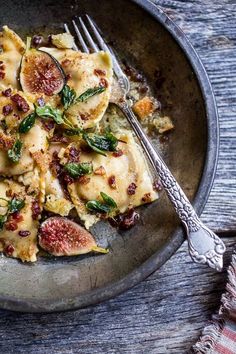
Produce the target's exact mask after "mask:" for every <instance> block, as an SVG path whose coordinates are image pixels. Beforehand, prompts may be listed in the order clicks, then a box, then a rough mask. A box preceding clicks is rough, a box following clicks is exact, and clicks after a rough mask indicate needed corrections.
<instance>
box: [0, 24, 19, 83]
mask: <svg viewBox="0 0 236 354" xmlns="http://www.w3.org/2000/svg"><path fill="white" fill-rule="evenodd" d="M0 48H1V52H0V63H1V64H0V89H4V88H8V87H9V86H11V87H12V88H15V89H19V82H18V72H19V68H20V63H21V58H22V54H23V53H24V50H25V43H24V42H23V41H22V40H21V38H20V37H19V36H18V35H17V34H16V33H15V32H14V31H12V30H11V29H10V28H8V27H7V26H3V31H2V32H1V33H0Z"/></svg>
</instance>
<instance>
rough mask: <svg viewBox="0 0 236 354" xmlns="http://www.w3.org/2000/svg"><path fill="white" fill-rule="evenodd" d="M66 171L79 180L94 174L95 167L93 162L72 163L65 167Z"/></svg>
mask: <svg viewBox="0 0 236 354" xmlns="http://www.w3.org/2000/svg"><path fill="white" fill-rule="evenodd" d="M64 169H65V170H66V172H67V173H68V174H69V175H70V176H71V177H73V178H77V177H79V176H84V175H88V174H90V173H92V172H93V165H92V163H91V162H82V163H76V162H71V163H67V164H66V165H65V166H64Z"/></svg>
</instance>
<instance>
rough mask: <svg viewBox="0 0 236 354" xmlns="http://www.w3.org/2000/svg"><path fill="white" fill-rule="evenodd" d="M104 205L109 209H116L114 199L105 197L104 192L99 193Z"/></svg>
mask: <svg viewBox="0 0 236 354" xmlns="http://www.w3.org/2000/svg"><path fill="white" fill-rule="evenodd" d="M100 195H101V197H102V199H103V201H104V203H105V204H106V205H108V206H110V207H111V208H114V209H115V208H117V204H116V202H115V201H114V199H112V198H111V197H109V195H107V194H106V193H104V192H101V193H100Z"/></svg>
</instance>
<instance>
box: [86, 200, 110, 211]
mask: <svg viewBox="0 0 236 354" xmlns="http://www.w3.org/2000/svg"><path fill="white" fill-rule="evenodd" d="M86 208H87V209H88V210H90V211H93V212H95V213H100V214H109V213H110V211H111V208H110V206H109V205H106V204H103V203H101V202H99V201H98V200H90V201H88V202H87V203H86Z"/></svg>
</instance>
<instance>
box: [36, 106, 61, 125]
mask: <svg viewBox="0 0 236 354" xmlns="http://www.w3.org/2000/svg"><path fill="white" fill-rule="evenodd" d="M35 112H36V114H37V115H38V116H39V117H41V118H52V119H53V120H54V121H55V122H56V123H57V124H63V123H65V122H64V119H63V114H62V112H61V111H60V110H59V109H57V108H52V107H51V106H49V105H46V106H43V107H39V106H37V107H36V109H35Z"/></svg>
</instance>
